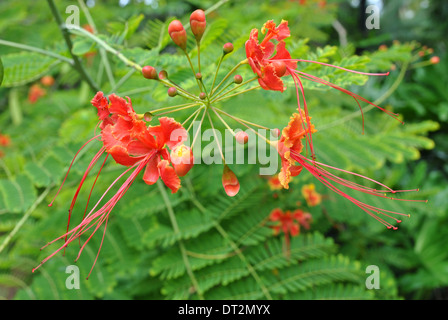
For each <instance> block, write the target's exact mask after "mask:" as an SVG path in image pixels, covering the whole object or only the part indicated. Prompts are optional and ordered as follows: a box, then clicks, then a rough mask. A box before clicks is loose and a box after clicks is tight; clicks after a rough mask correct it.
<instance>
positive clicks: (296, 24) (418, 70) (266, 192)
mask: <svg viewBox="0 0 448 320" xmlns="http://www.w3.org/2000/svg"><path fill="white" fill-rule="evenodd" d="M90 3H93V2H92V1H89V2H87V4H90ZM121 3H125V2H121ZM322 3H323V2H322V1H311V0H309V1H244V2H242V1H220V2H216V1H193V0H192V1H188V2H183V1H162V0H161V1H150V3H149V4H145V2H144V1H129V3H128V4H126V5H122V6H120V5H119V2H118V1H105V0H104V1H94V6H92V7H90V8H88V10H89V12H90V14H91V16H92V19H93V21H94V23H95V26H96V29H97V31H98V37H99V38H100V39H101V40H102V41H104V42H105V43H107V44H108V45H109V46H111V47H113V48H115V49H116V50H118V51H119V52H120V53H122V54H123V55H124V56H126V57H127V58H128V59H130V60H132V61H135V62H137V63H139V64H141V65H145V64H150V65H153V66H155V67H156V68H157V69H158V70H161V69H165V70H167V72H168V74H169V75H170V77H171V79H173V81H174V82H177V83H179V84H180V85H181V86H182V87H184V88H185V89H189V90H192V91H194V90H195V89H196V88H195V87H196V82H195V79H194V78H193V77H192V76H191V75H190V73H191V70H190V69H189V67H188V65H187V63H186V60H185V57H184V56H182V55H181V54H179V52H178V51H177V48H175V47H174V46H173V45H172V44H171V42H170V38H169V36H168V33H167V26H168V23H169V22H170V21H171V20H172V19H174V18H178V19H181V21H182V22H183V23H185V24H186V23H188V17H189V14H190V13H191V12H192V11H193V10H195V9H196V8H202V9H204V10H205V9H208V8H212V10H211V11H210V12H209V13H208V15H207V25H208V27H207V31H206V33H205V35H204V39H203V42H202V44H201V62H202V64H203V70H202V74H203V78H204V81H205V84H206V85H208V86H210V84H211V79H212V78H213V75H214V72H215V70H216V66H217V62H218V58H219V56H220V54H221V52H222V45H223V44H224V43H226V42H232V43H233V44H234V47H235V51H234V52H233V53H232V54H231V55H229V57H227V58H226V60H224V62H223V65H222V66H221V69H220V72H219V75H218V79H220V78H222V77H224V76H225V74H226V73H227V72H228V70H230V68H232V67H233V66H234V65H235V64H236V63H238V62H239V61H241V60H242V59H244V58H245V52H244V43H245V41H246V40H247V38H248V35H249V33H250V30H251V29H252V28H261V27H262V25H263V23H265V22H266V21H267V20H270V19H273V20H274V21H276V22H279V21H281V19H285V20H288V21H289V26H290V28H291V35H292V36H291V38H289V39H288V40H287V48H288V49H289V51H290V53H291V55H292V57H294V58H300V59H305V60H315V61H319V62H323V63H331V64H334V65H338V66H341V67H344V68H348V69H354V70H359V71H364V72H383V71H387V70H391V74H390V75H389V76H388V77H382V78H377V77H372V78H370V79H368V77H366V76H363V75H358V74H352V73H346V72H343V71H341V70H338V69H334V68H326V67H323V66H321V65H316V64H307V63H299V68H300V70H301V71H304V72H308V73H310V74H313V75H316V76H318V77H321V78H322V79H325V80H327V81H330V82H333V83H335V84H337V85H339V86H343V87H345V88H348V89H351V90H353V91H354V92H356V93H358V94H360V95H362V96H364V97H366V98H368V99H369V100H371V101H375V103H379V104H381V106H384V107H386V108H387V109H390V110H393V111H394V112H397V113H399V114H400V117H401V119H402V120H403V121H404V122H405V125H401V124H400V122H398V121H396V120H394V119H392V118H391V117H389V116H387V115H386V114H384V113H382V112H380V111H379V110H372V111H370V110H371V109H372V108H371V107H366V106H363V107H364V108H365V110H366V112H365V114H364V115H365V128H364V129H365V133H364V134H362V129H363V124H362V122H361V113H360V112H359V110H358V106H357V104H356V102H355V101H353V99H352V98H351V97H349V96H347V95H343V94H342V93H340V92H338V91H335V90H331V89H330V88H328V87H325V86H323V85H321V84H317V83H314V82H311V81H305V82H304V87H305V90H306V98H307V102H308V107H309V109H310V114H311V116H312V118H313V124H315V126H316V128H317V130H318V133H316V134H315V136H314V138H313V142H314V143H315V147H316V150H318V152H317V154H318V157H319V159H320V160H321V161H322V162H324V163H328V164H330V165H332V166H335V167H339V168H342V169H344V170H351V171H356V172H359V173H361V174H363V175H367V176H369V177H372V178H374V179H375V180H378V181H381V182H383V183H385V184H386V185H389V186H391V187H393V188H395V189H411V188H419V189H420V191H419V192H418V193H414V194H412V195H409V196H402V198H403V199H408V200H413V199H428V200H429V201H428V203H427V204H424V203H420V202H412V201H409V202H402V201H396V202H395V201H388V200H387V199H382V198H374V199H372V197H369V196H368V195H364V194H362V195H361V196H360V197H359V200H360V201H362V202H366V203H369V204H372V205H375V206H379V207H387V209H388V210H392V211H398V212H405V213H410V214H411V218H410V219H404V221H403V223H402V224H401V225H400V228H399V229H398V230H397V231H390V230H387V229H386V228H384V226H382V225H381V224H379V223H377V222H376V221H375V220H374V219H372V218H371V217H369V216H368V215H367V214H365V213H364V212H362V210H360V209H359V208H358V207H357V206H355V205H353V204H352V203H350V202H349V201H347V200H346V199H343V198H341V197H338V196H337V195H336V194H334V193H332V192H331V191H329V190H328V189H326V188H325V187H324V186H323V185H320V184H319V183H318V182H317V181H315V180H314V179H313V178H312V177H311V175H310V174H308V173H307V172H303V173H302V174H301V175H300V176H298V177H297V178H295V179H293V182H292V184H291V186H290V189H288V190H281V191H272V190H271V189H270V188H269V187H268V184H267V181H266V178H263V177H260V176H259V175H258V169H259V165H247V166H233V167H232V169H234V171H235V173H236V174H237V176H238V177H239V179H240V184H241V186H242V187H241V190H240V192H239V194H238V195H237V196H236V197H234V198H228V197H227V196H226V195H225V193H224V190H223V188H222V185H221V174H222V167H221V166H219V165H214V166H207V165H196V166H195V167H194V168H193V169H192V171H191V172H190V173H189V174H188V175H187V176H186V177H185V178H183V179H182V185H183V187H182V188H181V189H180V191H179V192H178V193H176V194H174V195H169V196H168V197H169V198H168V201H167V200H166V199H165V198H164V197H163V196H161V194H160V193H161V190H160V189H159V188H157V187H156V186H148V185H146V184H145V183H144V182H143V181H142V180H141V179H137V180H136V182H135V183H134V184H133V186H132V187H131V188H130V189H129V191H128V192H127V193H126V195H125V196H124V197H123V198H122V199H121V200H120V202H119V203H118V205H117V206H116V207H115V209H114V210H113V212H112V213H111V216H110V221H109V222H108V228H107V232H106V233H105V238H104V243H103V245H102V248H101V253H100V255H99V258H98V261H97V263H96V266H95V268H94V269H93V272H92V275H91V277H90V278H89V280H81V285H80V289H79V290H68V289H67V288H66V283H65V281H66V279H67V276H68V274H67V273H65V271H66V267H67V266H69V265H72V264H74V262H73V259H74V258H75V257H76V254H77V248H76V247H77V244H76V243H73V245H71V246H69V247H68V248H67V251H66V255H64V256H62V255H61V254H59V255H57V256H55V257H54V258H53V259H51V260H50V261H48V262H47V263H46V264H44V265H43V266H42V267H41V268H40V269H39V270H38V271H36V273H34V274H32V273H31V270H32V268H34V267H36V265H38V264H39V261H41V260H42V259H43V258H44V257H46V256H47V255H48V254H50V253H51V252H52V249H56V245H53V246H52V247H48V248H45V249H44V250H43V251H40V250H39V249H40V248H41V247H42V246H43V245H45V244H46V243H47V242H49V241H51V240H53V239H54V238H56V237H58V236H60V235H61V234H63V232H64V231H65V228H66V221H67V210H68V207H69V204H70V202H71V199H72V197H73V193H74V191H75V189H76V186H77V184H78V183H79V180H80V179H81V177H82V174H83V172H84V170H85V168H86V167H87V166H88V164H89V162H90V159H91V157H92V155H93V154H94V153H95V152H96V150H97V149H99V148H100V144H99V143H96V144H94V145H89V147H88V148H87V149H84V150H83V153H82V154H81V155H80V156H79V157H78V159H77V161H76V162H75V164H74V166H73V168H72V171H71V172H70V175H69V176H68V179H67V181H66V183H65V186H64V188H63V189H62V191H61V193H60V194H59V196H58V198H57V199H56V201H55V203H54V205H53V206H52V207H51V208H49V207H48V206H47V204H48V203H49V202H50V201H51V199H52V197H53V196H54V195H55V193H56V190H57V188H58V187H59V185H60V183H61V182H62V179H63V178H64V175H65V172H66V170H67V168H68V165H69V164H70V161H71V160H72V158H73V156H74V154H75V153H76V151H77V150H78V149H79V147H81V145H83V143H84V142H85V141H87V140H88V139H90V138H91V137H93V135H94V132H95V127H96V125H97V116H96V112H95V109H94V108H93V107H92V106H91V105H90V103H89V101H90V99H91V98H92V97H93V95H94V94H95V92H94V91H92V90H91V89H90V88H89V86H88V85H87V84H86V82H85V81H83V79H82V77H81V76H80V74H79V72H78V71H77V70H76V69H74V68H73V67H72V66H71V65H70V61H71V59H72V58H71V55H70V53H69V51H68V49H67V47H66V45H65V42H64V40H63V38H62V35H61V32H60V30H59V29H58V26H57V24H56V22H55V20H54V17H53V16H52V14H51V11H50V10H49V8H48V4H47V2H45V1H31V0H30V1H20V2H19V1H2V3H1V4H0V34H1V35H2V38H1V39H0V57H1V60H0V61H2V62H3V66H4V68H2V69H1V71H2V72H1V76H3V74H4V77H3V83H2V86H1V87H0V127H1V129H0V134H2V135H7V136H8V137H9V138H10V143H9V144H8V145H5V146H1V147H0V148H1V149H0V151H1V153H0V154H1V155H2V157H1V158H0V297H2V298H6V299H197V298H205V299H267V298H268V299H269V298H272V299H403V298H405V299H435V298H442V299H443V298H447V297H448V296H447V291H446V288H447V287H448V273H447V271H446V270H448V256H447V252H448V251H447V250H446V240H445V239H446V237H447V236H448V228H447V227H446V225H445V223H446V222H447V220H448V212H447V211H448V210H447V208H448V188H447V184H446V179H447V173H448V166H447V165H446V159H447V157H448V155H447V150H448V145H447V142H446V141H448V139H447V134H448V133H447V131H446V128H447V126H446V123H447V120H448V103H447V98H448V96H447V91H446V84H447V83H448V75H447V74H448V73H447V71H448V59H447V57H446V40H443V39H442V37H443V36H444V31H443V30H442V28H443V26H446V21H444V20H443V19H442V21H441V23H440V24H439V23H438V22H437V21H438V20H437V19H440V13H441V12H446V10H447V4H446V3H444V2H439V1H423V0H422V1H420V0H406V1H404V0H403V1H393V2H387V3H386V4H385V6H384V11H383V15H382V20H381V29H380V30H367V31H366V30H365V28H364V29H363V27H361V26H359V20H358V17H359V15H358V13H359V12H360V11H362V9H361V8H360V7H359V6H358V7H356V6H353V1H343V0H339V1H326V3H325V5H324V6H322ZM361 3H363V1H361ZM71 4H73V1H62V0H61V1H57V7H58V9H59V11H60V14H61V15H62V16H63V17H67V16H68V13H65V8H66V7H67V6H68V5H71ZM77 4H78V6H81V5H82V4H83V2H82V1H80V2H78V3H77ZM406 10H413V11H412V12H414V16H412V18H410V19H411V20H409V19H408V20H409V21H408V20H406V17H410V14H409V13H408V14H405V13H403V12H404V11H406ZM414 17H415V18H414ZM417 17H425V18H424V19H423V18H419V19H417ZM80 18H81V21H80V22H81V25H82V26H84V25H86V24H89V23H91V22H90V21H88V16H86V14H85V12H84V11H83V10H81V12H80ZM433 19H434V20H433ZM335 21H338V22H339V23H340V25H341V26H345V30H346V31H347V33H346V34H344V33H341V29H340V28H336V27H335ZM403 30H406V32H402V31H403ZM409 30H411V31H409ZM427 30H431V33H428V32H427ZM445 31H446V30H445ZM341 37H342V38H343V37H346V40H347V44H346V45H345V44H344V45H341V43H340V41H341ZM71 39H72V41H73V45H74V46H73V50H72V53H73V54H74V55H76V56H78V57H79V58H80V60H81V62H82V64H83V65H84V67H85V69H86V70H87V72H88V73H89V74H90V76H91V77H92V79H93V80H94V81H95V82H96V83H97V84H98V86H99V87H100V88H101V90H102V91H103V92H105V93H111V92H115V93H117V94H118V95H120V96H126V95H128V96H129V97H130V98H131V99H132V102H133V106H134V108H135V110H136V112H137V113H144V112H145V111H147V110H150V109H155V108H156V107H163V106H167V105H172V104H177V103H174V102H172V100H169V99H168V97H167V95H166V88H164V87H163V86H161V85H158V84H157V83H155V82H150V81H148V80H146V79H144V78H143V77H141V75H140V74H138V73H136V72H132V70H131V69H130V68H129V67H128V66H126V65H125V64H124V63H123V61H121V60H120V59H118V58H117V57H116V56H114V55H112V54H109V53H106V56H107V59H105V58H104V55H103V53H101V46H99V45H98V43H95V42H94V41H92V40H91V39H90V38H86V37H83V36H82V35H79V34H76V35H73V34H72V35H71ZM11 42H13V44H11ZM17 44H23V45H27V46H32V47H33V48H39V49H40V51H41V52H37V50H33V49H30V48H23V47H20V46H18V45H17ZM381 44H383V45H384V46H382V47H379V45H381ZM424 46H428V47H429V49H431V50H429V51H428V48H427V47H424ZM42 50H44V51H45V52H42ZM187 50H188V51H189V52H190V55H191V56H192V57H196V56H197V50H196V47H195V43H194V41H193V37H191V36H190V37H189V42H188V47H187ZM49 52H51V53H52V54H49ZM420 52H424V53H423V54H421V53H420ZM434 55H437V56H440V59H441V62H440V63H439V64H436V65H433V64H431V63H430V62H429V59H430V57H431V56H434ZM0 66H1V64H0ZM3 69H4V72H3ZM46 75H51V76H52V77H53V78H54V79H55V83H54V84H52V85H50V86H48V87H45V86H43V85H42V84H41V82H40V80H41V79H42V77H43V76H46ZM241 75H242V76H243V78H244V79H249V78H251V77H253V73H252V71H251V70H250V69H249V68H245V69H242V70H241ZM1 76H0V78H1ZM285 81H286V84H287V87H288V89H287V90H286V91H285V92H284V93H282V94H281V93H278V92H268V91H263V90H256V91H253V92H250V93H248V94H245V95H241V96H238V97H236V98H235V99H232V100H229V101H226V102H223V103H222V108H223V110H226V111H227V112H229V113H231V114H233V115H236V116H238V117H241V118H243V119H248V120H250V121H254V122H257V123H260V124H263V125H264V126H267V127H270V128H274V127H279V128H282V127H284V126H285V125H286V124H287V122H288V120H289V117H290V115H291V114H292V113H293V112H294V111H295V110H296V109H297V102H296V95H295V90H294V83H293V82H292V80H289V81H287V80H285ZM0 83H1V81H0ZM36 85H38V86H39V87H40V89H41V91H39V90H37V93H38V95H39V92H40V94H41V95H42V96H39V97H38V99H37V101H36V102H32V101H30V97H31V94H32V93H33V92H34V94H36V91H33V86H34V90H35V88H36V87H35V86H36ZM42 90H44V91H42ZM176 99H177V98H176ZM261 108H263V109H261ZM367 110H369V112H367ZM187 115H188V114H187V113H182V112H179V113H178V114H176V119H185V118H186V117H187ZM254 115H256V117H254ZM206 127H207V126H206ZM217 128H219V129H220V130H223V129H225V127H224V126H221V125H218V124H217ZM242 129H243V128H242ZM121 172H122V167H121V166H119V165H116V164H115V163H113V161H108V164H107V166H106V167H105V168H104V170H103V172H102V174H101V179H100V180H99V181H98V183H97V184H96V186H95V189H94V190H93V193H92V199H99V198H100V197H101V195H102V194H103V192H104V190H105V189H106V188H107V187H108V186H109V185H110V184H111V183H112V182H113V181H114V180H115V179H116V177H117V176H118V175H119V174H120V173H121ZM94 180H95V176H94V175H93V176H91V177H89V178H88V179H87V181H86V183H87V185H91V184H92V183H93V182H94ZM305 183H315V184H316V188H317V191H318V192H319V193H320V194H322V195H323V199H324V200H323V201H322V203H321V204H320V205H318V206H315V207H309V206H307V205H306V202H305V199H304V198H303V195H302V193H301V188H302V186H303V185H304V184H305ZM89 191H90V190H88V188H86V190H81V193H80V196H79V203H78V205H77V208H78V212H76V214H77V215H74V217H73V219H74V220H77V219H78V221H79V220H80V219H81V214H82V213H81V211H82V210H83V207H85V205H86V201H87V198H88V196H89ZM298 202H300V203H301V204H300V207H301V208H303V209H304V210H306V211H308V212H310V213H311V214H312V217H313V222H312V224H311V228H310V230H301V233H300V235H299V236H297V237H294V238H292V240H291V244H290V246H291V247H290V249H291V251H290V255H289V256H287V255H285V252H284V251H285V250H284V241H285V240H284V237H283V235H278V236H276V235H274V234H273V232H272V229H271V228H270V226H269V221H268V219H269V214H270V212H271V211H272V209H274V208H282V209H284V210H294V209H296V208H298V206H299V204H298ZM167 210H172V211H173V212H174V214H175V217H176V220H177V224H178V227H179V230H180V231H179V232H178V233H176V232H174V230H173V226H172V222H171V221H170V219H169V216H168V214H167ZM83 240H85V239H83ZM100 242H101V235H100V234H97V235H96V236H95V237H93V238H92V240H91V241H90V242H89V244H88V245H87V246H86V249H85V251H84V252H83V254H82V255H81V258H80V259H79V260H78V262H77V266H78V267H79V269H80V272H81V279H85V277H86V276H87V274H88V272H89V271H90V268H91V266H92V263H93V261H94V259H95V256H96V254H97V250H98V248H99V246H100ZM186 262H187V263H186ZM369 265H377V266H378V267H379V268H380V270H381V289H379V290H368V289H366V286H365V280H366V277H367V276H368V274H366V267H367V266H369Z"/></svg>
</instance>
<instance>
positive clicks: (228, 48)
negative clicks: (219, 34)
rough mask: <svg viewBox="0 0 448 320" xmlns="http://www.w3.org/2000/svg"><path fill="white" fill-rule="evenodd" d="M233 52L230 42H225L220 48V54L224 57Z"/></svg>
mask: <svg viewBox="0 0 448 320" xmlns="http://www.w3.org/2000/svg"><path fill="white" fill-rule="evenodd" d="M232 51H233V44H232V43H230V42H227V43H226V44H225V45H224V46H223V47H222V52H223V53H224V55H226V54H229V53H230V52H232Z"/></svg>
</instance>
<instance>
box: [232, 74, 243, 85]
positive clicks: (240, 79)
mask: <svg viewBox="0 0 448 320" xmlns="http://www.w3.org/2000/svg"><path fill="white" fill-rule="evenodd" d="M233 82H234V83H236V84H240V83H241V82H243V77H242V76H241V75H239V74H237V75H235V76H234V77H233Z"/></svg>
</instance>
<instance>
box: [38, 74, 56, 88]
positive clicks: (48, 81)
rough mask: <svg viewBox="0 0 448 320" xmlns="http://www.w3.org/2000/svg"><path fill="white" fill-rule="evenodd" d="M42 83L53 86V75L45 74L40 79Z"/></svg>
mask: <svg viewBox="0 0 448 320" xmlns="http://www.w3.org/2000/svg"><path fill="white" fill-rule="evenodd" d="M40 83H42V84H43V85H44V86H45V87H51V86H52V85H53V84H54V78H53V77H52V76H43V77H42V78H41V79H40Z"/></svg>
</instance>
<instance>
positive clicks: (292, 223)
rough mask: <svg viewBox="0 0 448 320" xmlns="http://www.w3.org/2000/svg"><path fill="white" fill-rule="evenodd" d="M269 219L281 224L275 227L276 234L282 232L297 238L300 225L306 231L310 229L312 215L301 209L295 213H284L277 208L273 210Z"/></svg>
mask: <svg viewBox="0 0 448 320" xmlns="http://www.w3.org/2000/svg"><path fill="white" fill-rule="evenodd" d="M269 219H270V220H271V221H274V222H277V221H278V222H279V224H278V225H276V226H274V227H273V228H274V232H275V234H278V233H279V232H280V231H282V232H283V233H284V234H285V235H286V236H288V235H289V234H290V235H291V236H293V237H295V236H298V235H299V233H300V225H302V226H303V227H304V228H305V229H309V228H310V225H309V224H310V221H311V215H310V214H309V213H306V212H304V211H303V210H300V209H297V210H294V211H293V212H291V211H289V210H288V211H286V212H283V211H282V209H279V208H277V209H274V210H272V212H271V214H270V216H269Z"/></svg>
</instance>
